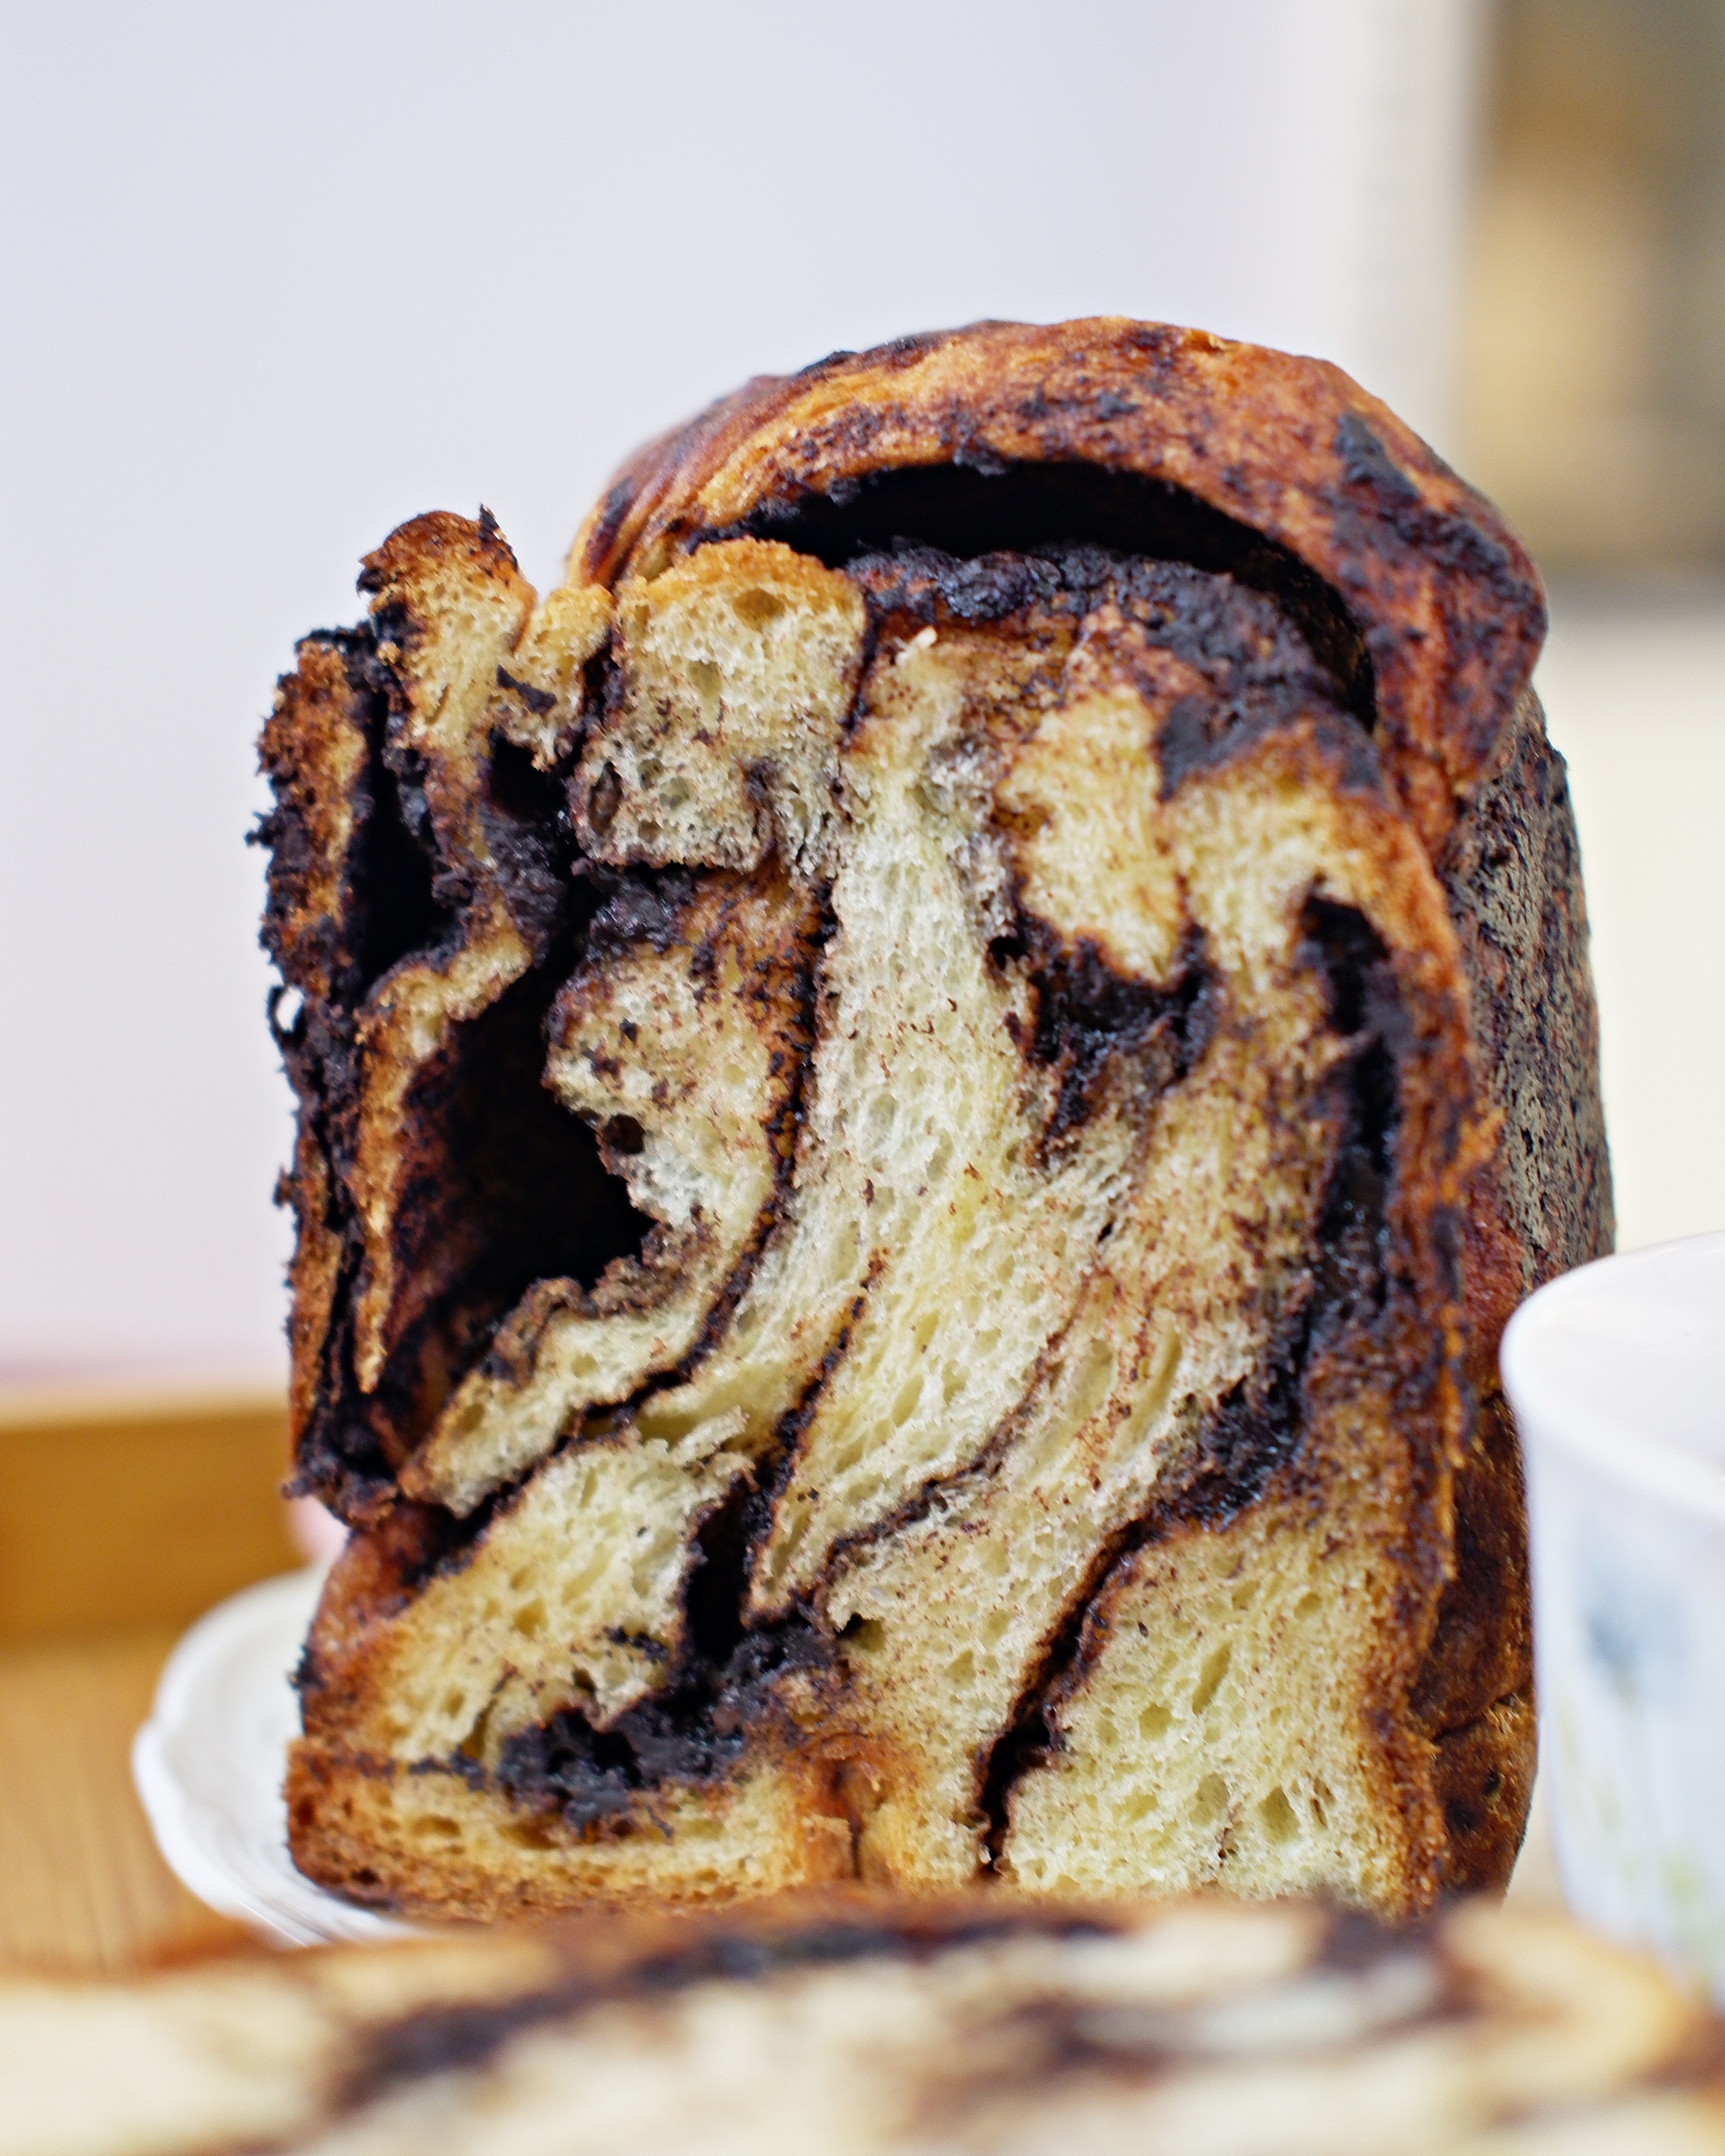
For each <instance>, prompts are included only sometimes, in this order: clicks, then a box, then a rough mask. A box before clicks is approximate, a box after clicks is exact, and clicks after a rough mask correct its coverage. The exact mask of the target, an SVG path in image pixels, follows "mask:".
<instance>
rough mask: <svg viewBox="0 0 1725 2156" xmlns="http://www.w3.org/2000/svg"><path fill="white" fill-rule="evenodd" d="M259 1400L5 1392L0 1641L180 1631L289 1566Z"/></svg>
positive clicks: (281, 1434)
mask: <svg viewBox="0 0 1725 2156" xmlns="http://www.w3.org/2000/svg"><path fill="white" fill-rule="evenodd" d="M286 1470H287V1416H286V1410H285V1407H284V1405H283V1403H282V1401H281V1400H280V1399H279V1398H278V1397H273V1396H272V1395H267V1394H263V1395H259V1394H229V1393H223V1394H204V1395H186V1394H184V1393H181V1394H178V1395H166V1394H164V1395H155V1396H151V1395H139V1394H137V1393H135V1392H134V1393H130V1394H128V1395H111V1394H110V1395H103V1394H98V1393H88V1392H85V1393H54V1394H40V1393H39V1394H15V1395H10V1396H8V1395H5V1394H3V1393H0V1642H4V1641H7V1640H19V1639H47V1638H51V1637H56V1636H64V1635H65V1634H66V1633H77V1632H95V1631H105V1630H111V1629H115V1628H119V1627H127V1628H135V1627H137V1626H148V1625H166V1626H183V1625H185V1624H189V1623H190V1622H191V1620H192V1619H193V1618H194V1617H196V1616H198V1614H200V1613H201V1612H202V1611H204V1610H206V1609H208V1608H210V1605H211V1603H213V1602H218V1601H221V1599H222V1597H223V1595H231V1594H232V1593H233V1591H234V1589H235V1588H238V1587H244V1586H246V1585H248V1583H250V1582H251V1581H253V1580H260V1579H267V1578H268V1577H269V1576H270V1575H271V1574H272V1573H274V1572H282V1571H285V1570H288V1569H289V1567H291V1566H292V1565H293V1564H296V1563H298V1557H297V1555H296V1553H295V1551H294V1549H293V1547H292V1544H291V1543H290V1541H289V1540H288V1537H287V1529H286V1524H285V1514H284V1510H283V1507H282V1504H281V1500H280V1495H279V1493H280V1486H281V1482H282V1479H283V1477H284V1476H285V1473H286Z"/></svg>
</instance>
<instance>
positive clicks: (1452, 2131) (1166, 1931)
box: [0, 1892, 1725, 2156]
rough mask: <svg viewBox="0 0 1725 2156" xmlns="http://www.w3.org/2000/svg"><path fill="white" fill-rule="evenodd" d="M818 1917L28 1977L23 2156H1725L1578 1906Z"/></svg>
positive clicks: (1639, 1999)
mask: <svg viewBox="0 0 1725 2156" xmlns="http://www.w3.org/2000/svg"><path fill="white" fill-rule="evenodd" d="M954 1900H955V1901H957V1902H958V1904H959V1905H957V1906H955V1905H954V1901H947V1902H935V1903H932V1904H930V1903H926V1902H924V1903H919V1904H916V1905H912V1906H906V1904H905V1903H903V1902H897V1901H894V1900H890V1899H882V1898H877V1897H871V1896H867V1895H862V1894H858V1893H855V1892H852V1893H850V1894H831V1895H827V1896H800V1895H799V1896H789V1897H787V1901H788V1903H789V1906H786V1905H785V1903H783V1902H774V1903H769V1904H764V1905H756V1908H752V1909H743V1910H734V1911H727V1912H724V1913H723V1914H720V1913H717V1912H715V1913H711V1914H709V1915H705V1916H701V1917H697V1918H682V1919H666V1918H659V1919H651V1918H640V1917H624V1918H620V1919H612V1920H610V1921H606V1920H604V1919H595V1918H592V1917H589V1918H585V1919H577V1920H575V1921H564V1922H563V1923H561V1924H560V1925H554V1926H547V1927H518V1926H511V1927H506V1928H504V1929H501V1930H498V1931H493V1932H492V1933H490V1934H483V1935H478V1936H468V1937H467V1938H463V1939H455V1938H447V1939H441V1940H425V1941H417V1942H415V1943H413V1944H412V1945H410V1946H388V1947H350V1948H347V1949H344V1950H340V1951H336V1952H323V1953H312V1954H303V1955H293V1956H286V1955H272V1956H268V1957H259V1958H256V1959H253V1960H251V1961H242V1960H236V1961H231V1962H229V1963H226V1964H217V1965H214V1966H211V1967H207V1968H202V1969H189V1970H182V1971H173V1972H170V1973H166V1974H163V1975H160V1976H156V1977H142V1978H134V1979H133V1980H131V1981H130V1982H129V1983H125V1984H102V1985H97V1984H81V1985H80V1984H51V1983H47V1982H30V1981H28V1980H26V1979H22V1978H17V1977H14V1978H13V1979H12V1980H11V1981H9V1982H7V1981H4V1980H0V2084H3V2086H4V2088H5V2090H6V2103H5V2104H4V2105H3V2107H0V2156H202V2153H203V2152H205V2151H209V2152H212V2156H213V2153H214V2152H226V2151H232V2150H235V2149H245V2150H249V2151H254V2152H259V2153H260V2156H261V2153H262V2152H265V2151H270V2150H280V2151H283V2152H286V2151H301V2152H304V2156H421V2152H423V2151H424V2150H426V2149H436V2150H437V2151H439V2152H441V2153H442V2156H469V2152H471V2156H481V2153H482V2156H501V2153H502V2152H508V2153H509V2156H569V2152H574V2151H578V2152H580V2156H610V2152H612V2151H615V2152H618V2156H636V2153H637V2151H641V2150H649V2151H651V2152H653V2156H681V2152H688V2156H697V2153H698V2152H707V2153H708V2156H717V2153H718V2152H721V2151H725V2152H737V2151H741V2150H747V2151H749V2152H750V2156H781V2152H782V2156H801V2152H803V2151H805V2150H807V2149H811V2148H813V2149H819V2150H821V2151H823V2152H831V2156H875V2153H876V2152H881V2153H884V2152H888V2151H893V2150H899V2151H903V2152H906V2156H913V2153H919V2156H931V2152H933V2151H935V2150H944V2151H963V2150H969V2151H973V2152H975V2153H976V2156H984V2152H988V2153H989V2156H1038V2153H1040V2152H1048V2153H1049V2156H1052V2153H1053V2152H1056V2151H1060V2152H1066V2151H1069V2150H1072V2149H1086V2150H1095V2151H1097V2152H1099V2153H1100V2152H1107V2151H1112V2150H1120V2151H1131V2152H1132V2156H1317V2152H1321V2153H1322V2156H1420V2152H1425V2151H1430V2152H1432V2156H1439V2152H1441V2156H1554V2152H1558V2151H1562V2152H1564V2156H1587V2152H1596V2153H1597V2156H1608V2152H1609V2156H1627V2152H1629V2151H1634V2156H1722V2152H1725V2074H1722V2065H1725V2045H1722V2034H1725V2032H1722V2030H1721V2028H1720V2027H1719V2025H1718V2024H1717V2023H1716V2022H1715V2021H1711V2020H1710V2018H1709V2016H1708V2015H1706V2014H1705V2012H1704V2011H1703V2009H1701V2007H1700V2006H1699V2005H1698V2004H1697V2002H1694V2001H1693V2000H1691V1999H1689V1998H1686V1997H1684V1996H1683V1994H1682V1993H1680V1992H1679V1991H1678V1990H1677V1988H1676V1986H1674V1985H1673V1984H1670V1983H1669V1982H1668V1981H1667V1980H1666V1979H1665V1978H1664V1977H1662V1976H1660V1974H1659V1972H1658V1971H1656V1970H1654V1969H1653V1968H1652V1967H1650V1966H1647V1965H1643V1964H1642V1963H1641V1962H1640V1961H1639V1960H1637V1959H1634V1958H1633V1957H1631V1956H1628V1955H1625V1954H1622V1953H1620V1952H1616V1951H1615V1950H1614V1949H1613V1948H1610V1947H1609V1946H1604V1945H1603V1944H1602V1943H1601V1942H1600V1941H1598V1940H1592V1939H1590V1938H1588V1937H1587V1936H1586V1935H1585V1934H1583V1933H1580V1932H1578V1931H1577V1930H1576V1928H1575V1927H1573V1926H1572V1925H1570V1924H1568V1923H1566V1922H1565V1921H1564V1920H1563V1919H1562V1918H1561V1917H1559V1916H1556V1915H1537V1916H1531V1915H1527V1914H1525V1913H1518V1912H1512V1911H1509V1910H1506V1909H1495V1908H1484V1907H1482V1906H1480V1905H1479V1904H1478V1903H1474V1904H1472V1905H1471V1906H1469V1907H1467V1908H1461V1909H1457V1910H1453V1911H1451V1912H1448V1913H1447V1914H1446V1915H1445V1916H1444V1917H1443V1918H1442V1919H1440V1921H1437V1922H1435V1923H1433V1924H1430V1925H1427V1926H1422V1927H1420V1929H1419V1930H1418V1931H1417V1932H1415V1933H1414V1934H1409V1933H1408V1932H1407V1931H1405V1930H1390V1929H1388V1928H1385V1927H1379V1926H1377V1925H1376V1924H1374V1923H1373V1922H1372V1921H1371V1920H1370V1919H1367V1918H1363V1917H1360V1916H1358V1915H1337V1914H1336V1913H1335V1912H1333V1910H1326V1909H1320V1908H1314V1907H1311V1906H1307V1905H1301V1904H1296V1903H1288V1902H1284V1903H1282V1904H1279V1905H1277V1906H1275V1907H1265V1906H1260V1907H1258V1908H1246V1907H1243V1906H1241V1905H1240V1904H1239V1903H1235V1904H1233V1905H1232V1906H1230V1905H1228V1904H1226V1903H1223V1902H1217V1901H1214V1900H1211V1901H1208V1902H1203V1903H1199V1904H1193V1903H1189V1902H1185V1903H1174V1904H1163V1905H1160V1906H1158V1907H1156V1908H1146V1907H1144V1906H1142V1905H1138V1906H1132V1905H1126V1906H1121V1905H1117V1904H1108V1905H1095V1904H1087V1905H1085V1906H1082V1907H1075V1906H1073V1905H1070V1904H1062V1903H1060V1902H1051V1901H1050V1900H1047V1899H1045V1898H1044V1899H1043V1900H1041V1901H1040V1902H1037V1903H1034V1904H1031V1903H1026V1902H1023V1901H1022V1900H1020V1899H1019V1897H1018V1896H1013V1895H1012V1894H1010V1893H1003V1894H997V1895H994V1896H989V1897H988V1898H987V1899H986V1900H983V1899H980V1898H979V1897H978V1896H975V1895H970V1896H963V1897H954Z"/></svg>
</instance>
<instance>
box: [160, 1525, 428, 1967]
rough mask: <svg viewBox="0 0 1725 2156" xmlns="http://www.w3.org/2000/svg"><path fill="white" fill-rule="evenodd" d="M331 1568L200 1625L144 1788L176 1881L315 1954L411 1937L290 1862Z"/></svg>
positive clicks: (164, 1692)
mask: <svg viewBox="0 0 1725 2156" xmlns="http://www.w3.org/2000/svg"><path fill="white" fill-rule="evenodd" d="M322 1586H323V1569H322V1568H321V1567H318V1566H313V1567H311V1568H309V1569H308V1570H305V1571H304V1572H289V1573H287V1574H285V1576H283V1577H282V1578H280V1579H276V1580H266V1581H265V1582H264V1583H263V1584H262V1585H261V1586H260V1587H248V1588H247V1589H244V1590H243V1592H242V1593H241V1594H238V1595H231V1596H230V1597H229V1600H228V1601H225V1602H222V1603H219V1604H218V1605H217V1606H216V1608H214V1609H212V1610H211V1611H210V1614H209V1615H208V1616H207V1617H201V1618H200V1619H199V1620H198V1622H197V1623H196V1624H195V1625H194V1626H192V1627H191V1631H190V1632H188V1633H186V1635H185V1638H184V1639H182V1640H181V1641H180V1643H179V1645H178V1646H177V1647H176V1648H175V1649H174V1651H173V1654H172V1655H170V1656H169V1658H168V1663H167V1667H166V1669H165V1670H163V1671H162V1676H161V1683H160V1684H159V1685H158V1686H157V1687H156V1696H155V1705H154V1708H153V1709H152V1710H151V1714H150V1719H149V1720H147V1722H146V1723H145V1724H144V1726H143V1727H142V1728H141V1730H140V1731H139V1732H138V1733H137V1736H136V1737H135V1739H133V1743H132V1777H133V1779H134V1780H135V1782H136V1783H137V1785H138V1795H139V1796H140V1797H141V1799H142V1800H143V1806H144V1810H145V1812H146V1814H147V1815H148V1818H149V1822H150V1826H151V1828H152V1830H153V1831H154V1834H155V1838H156V1842H157V1846H159V1847H160V1850H161V1852H162V1855H163V1856H164V1857H165V1858H166V1859H167V1862H168V1864H169V1865H170V1867H171V1868H172V1870H173V1871H174V1872H175V1873H176V1874H177V1875H178V1877H179V1878H180V1879H181V1880H182V1881H183V1882H184V1883H185V1885H186V1886H188V1887H189V1888H190V1889H191V1891H192V1892H193V1893H194V1894H195V1895H196V1896H198V1900H199V1901H200V1902H208V1903H209V1905H210V1908H213V1909H219V1910H220V1911H221V1913H222V1914H223V1915H224V1916H235V1917H238V1918H240V1919H241V1920H242V1921H243V1922H245V1923H248V1924H252V1925H255V1926H256V1927H258V1929H259V1930H260V1931H265V1932H268V1933H271V1934H273V1936H274V1937H276V1938H277V1939H280V1940H287V1941H289V1942H291V1943H292V1944H293V1945H295V1946H317V1945H319V1944H321V1943H322V1942H323V1941H324V1940H338V1939H388V1938H397V1937H400V1936H401V1935H403V1934H406V1933H408V1932H410V1931H411V1929H412V1928H413V1927H411V1925H407V1924H403V1923H399V1922H398V1921H396V1920H395V1919H393V1918H392V1917H387V1916H380V1915H377V1914H376V1912H375V1911H373V1910H371V1909H364V1908H358V1907H357V1906H356V1905H355V1904H354V1903H353V1902H344V1901H342V1900H341V1899H340V1898H339V1896H336V1895H333V1894H326V1893H325V1892H324V1890H323V1888H321V1887H317V1886H314V1885H313V1884H312V1883H311V1880H310V1879H307V1878H304V1877H301V1875H300V1874H299V1873H298V1871H295V1870H294V1868H293V1863H292V1858H290V1857H289V1855H288V1853H287V1810H286V1807H285V1804H284V1803H283V1802H282V1794H281V1783H282V1776H283V1773H284V1771H285V1765H286V1758H287V1747H288V1744H289V1742H290V1740H291V1739H292V1738H293V1737H294V1736H295V1735H296V1734H297V1733H298V1728H299V1707H298V1702H297V1701H296V1699H295V1697H294V1694H293V1687H292V1682H291V1679H292V1672H293V1668H294V1664H296V1663H297V1662H298V1659H299V1651H300V1648H301V1645H303V1643H304V1639H305V1634H306V1630H307V1628H308V1626H310V1625H311V1613H312V1611H313V1609H314V1608H316V1607H317V1594H318V1589H320V1588H321V1587H322Z"/></svg>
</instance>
